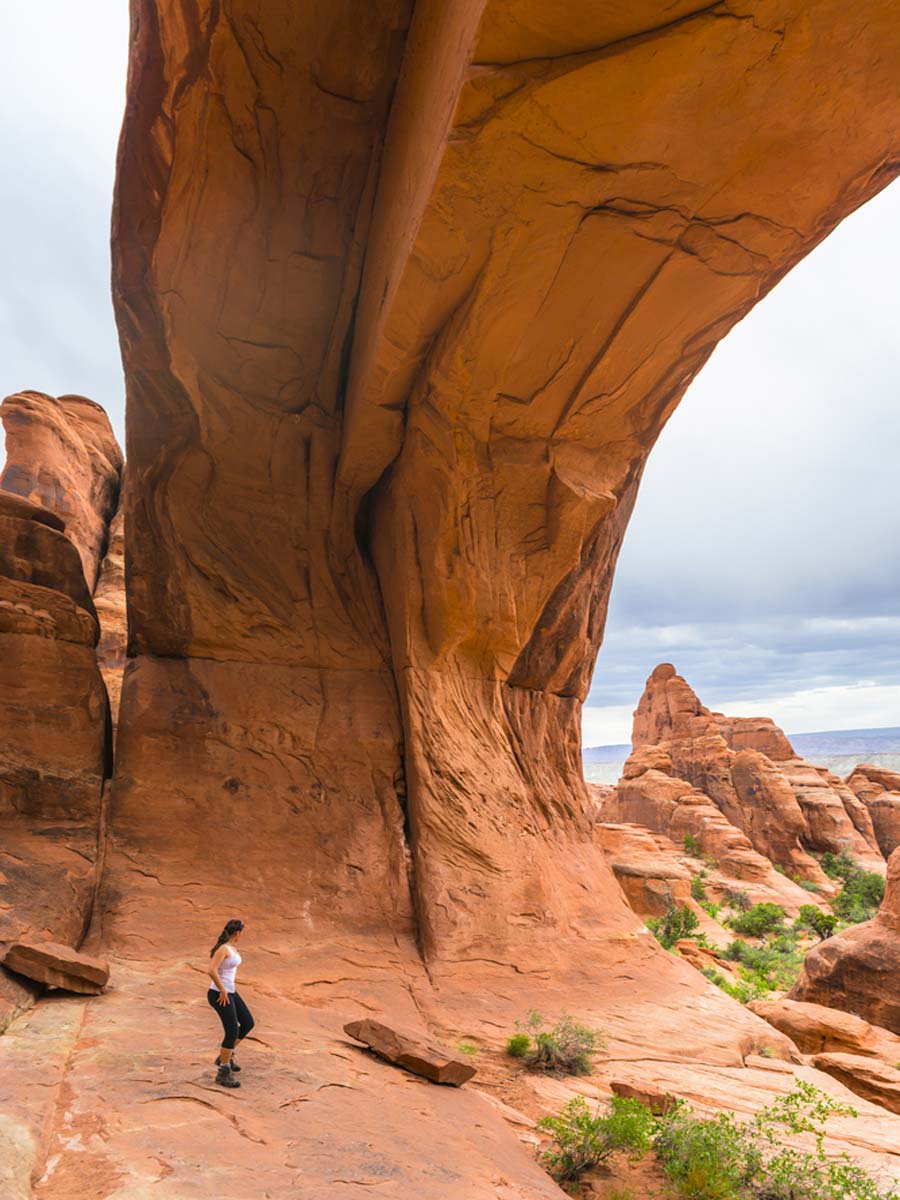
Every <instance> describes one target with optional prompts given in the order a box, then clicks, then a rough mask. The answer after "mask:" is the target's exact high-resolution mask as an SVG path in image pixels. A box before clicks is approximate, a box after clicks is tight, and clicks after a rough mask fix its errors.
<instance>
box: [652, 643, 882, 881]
mask: <svg viewBox="0 0 900 1200" xmlns="http://www.w3.org/2000/svg"><path fill="white" fill-rule="evenodd" d="M632 740H633V744H634V747H635V749H640V748H644V747H655V748H656V749H657V750H658V751H659V752H660V754H662V755H663V756H664V757H665V759H666V761H667V762H669V763H670V764H671V771H672V773H673V774H674V775H675V776H677V777H678V778H680V779H683V780H687V781H688V782H689V783H690V784H692V785H693V786H694V787H695V788H697V789H698V790H699V791H700V792H701V793H703V794H704V795H705V796H707V797H709V799H710V800H712V801H713V802H714V803H715V804H716V806H717V807H718V808H719V809H720V810H721V811H722V812H723V814H724V815H725V817H726V818H727V819H728V820H729V821H730V822H731V823H732V824H733V825H735V826H736V827H737V828H739V829H741V830H743V831H744V833H746V835H747V836H748V838H749V839H750V841H751V842H752V844H753V846H754V847H755V849H756V850H757V851H759V853H760V854H762V855H763V856H764V857H765V858H767V859H769V860H771V861H772V862H773V863H776V864H778V865H779V866H780V867H782V868H783V869H784V870H785V871H787V873H788V874H789V875H792V876H798V877H800V878H801V879H803V880H805V881H807V882H810V883H815V884H816V885H817V886H818V887H820V888H823V889H825V890H826V891H827V890H828V888H829V886H830V885H829V883H828V881H827V879H826V877H825V876H824V874H823V873H822V871H821V869H820V867H819V866H818V863H817V862H816V860H815V859H814V857H813V854H819V855H821V854H823V853H825V852H826V851H829V852H831V853H833V854H838V853H840V852H841V851H842V850H847V851H849V852H850V853H852V854H853V855H854V857H855V858H857V860H858V861H859V862H861V863H862V864H863V865H864V866H866V867H867V868H868V869H870V870H882V871H883V870H884V859H883V857H882V855H881V852H880V851H879V848H878V844H877V839H876V836H875V831H874V828H873V825H872V822H871V820H870V819H869V816H868V814H867V811H866V810H865V808H864V807H863V806H861V805H860V803H859V800H858V797H857V796H856V795H855V793H854V792H853V791H852V789H851V788H849V787H848V786H847V785H846V784H844V783H843V782H842V781H841V780H839V779H837V778H836V777H835V776H834V775H831V774H830V773H829V772H828V771H826V770H823V769H821V768H818V767H815V766H813V765H812V764H811V763H808V762H806V761H805V760H804V759H801V758H799V757H798V756H797V755H796V754H795V753H794V750H793V748H792V746H791V744H790V742H789V741H788V739H787V738H786V737H785V735H784V734H783V733H782V731H781V730H780V729H779V728H778V727H777V726H776V725H774V724H773V723H772V722H771V721H770V720H768V719H767V718H741V717H725V716H723V715H722V714H721V713H715V712H711V711H710V710H709V709H708V708H706V707H705V706H704V705H702V704H701V703H700V701H699V699H698V698H697V696H696V695H695V693H694V692H693V690H692V689H691V688H690V686H689V685H688V684H687V682H686V681H685V680H684V679H683V678H682V677H681V676H680V675H678V674H677V673H676V671H675V668H674V667H673V666H672V665H671V664H670V663H661V664H660V665H659V666H658V667H656V669H655V670H654V671H653V673H652V674H651V676H650V678H649V679H648V680H647V686H646V689H645V691H644V694H643V696H642V697H641V700H640V703H639V704H638V707H637V710H636V711H635V716H634V730H633V739H632Z"/></svg>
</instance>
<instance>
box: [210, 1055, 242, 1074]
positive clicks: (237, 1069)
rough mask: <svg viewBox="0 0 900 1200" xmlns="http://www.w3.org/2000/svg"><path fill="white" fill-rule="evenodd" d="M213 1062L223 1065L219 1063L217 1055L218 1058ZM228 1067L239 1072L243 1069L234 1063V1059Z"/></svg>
mask: <svg viewBox="0 0 900 1200" xmlns="http://www.w3.org/2000/svg"><path fill="white" fill-rule="evenodd" d="M213 1062H214V1063H216V1064H218V1065H221V1064H220V1063H219V1059H218V1055H217V1056H216V1057H215V1058H214V1059H213ZM228 1065H229V1066H230V1067H231V1069H232V1071H239V1070H240V1069H241V1068H240V1067H239V1066H238V1065H237V1063H236V1062H235V1061H234V1059H232V1060H231V1062H230V1063H229V1064H228Z"/></svg>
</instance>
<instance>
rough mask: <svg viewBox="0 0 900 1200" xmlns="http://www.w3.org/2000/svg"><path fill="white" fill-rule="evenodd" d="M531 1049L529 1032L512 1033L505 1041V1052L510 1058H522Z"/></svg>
mask: <svg viewBox="0 0 900 1200" xmlns="http://www.w3.org/2000/svg"><path fill="white" fill-rule="evenodd" d="M530 1049H531V1034H529V1033H514V1034H513V1035H512V1037H511V1038H509V1040H508V1041H507V1043H506V1053H507V1054H508V1055H510V1057H511V1058H524V1057H525V1055H526V1054H527V1053H528V1051H529V1050H530Z"/></svg>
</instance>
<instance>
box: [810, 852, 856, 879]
mask: <svg viewBox="0 0 900 1200" xmlns="http://www.w3.org/2000/svg"><path fill="white" fill-rule="evenodd" d="M819 865H820V866H821V868H822V870H823V871H824V872H825V874H826V875H827V876H828V878H829V879H843V880H845V881H846V880H847V879H848V878H849V876H851V875H852V874H853V873H854V871H858V870H859V864H858V863H857V861H856V859H855V858H854V857H853V855H852V854H851V853H850V851H849V850H842V851H841V852H840V854H832V853H831V851H830V850H826V851H825V853H824V854H823V855H822V857H821V859H820V860H819Z"/></svg>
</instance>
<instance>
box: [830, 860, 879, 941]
mask: <svg viewBox="0 0 900 1200" xmlns="http://www.w3.org/2000/svg"><path fill="white" fill-rule="evenodd" d="M841 858H842V861H841ZM835 861H836V862H840V868H839V869H840V872H841V873H840V875H839V876H838V877H837V878H839V879H841V880H843V884H844V886H843V887H842V888H841V890H840V891H839V892H838V894H837V895H836V896H835V898H834V899H833V900H832V902H831V907H832V909H833V910H834V913H835V915H836V916H837V917H839V918H840V920H842V921H846V922H847V924H848V925H859V924H860V923H861V922H862V921H871V920H872V918H873V917H874V916H875V914H876V913H877V912H878V909H879V907H880V906H881V902H882V900H883V899H884V876H883V875H879V874H878V873H877V872H876V871H864V870H863V869H862V867H860V866H859V865H858V863H856V861H855V860H854V859H853V858H852V857H851V856H850V855H849V854H844V855H843V856H839V858H838V859H836V860H835ZM848 864H849V865H848Z"/></svg>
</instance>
